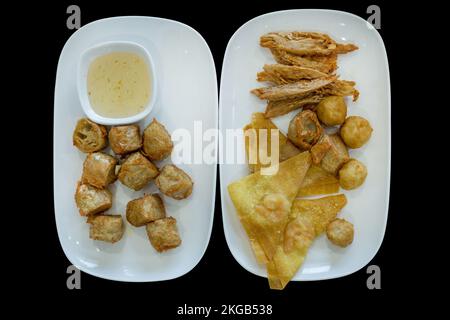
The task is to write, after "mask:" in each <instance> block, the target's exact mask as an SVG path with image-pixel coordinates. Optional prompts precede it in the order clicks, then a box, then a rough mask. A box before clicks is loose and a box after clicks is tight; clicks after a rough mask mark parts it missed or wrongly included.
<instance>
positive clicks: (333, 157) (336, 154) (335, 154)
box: [320, 134, 349, 175]
mask: <svg viewBox="0 0 450 320" xmlns="http://www.w3.org/2000/svg"><path fill="white" fill-rule="evenodd" d="M328 141H329V142H330V143H331V146H330V148H329V150H328V152H327V153H325V155H324V156H323V157H322V161H321V162H320V166H321V167H322V169H324V170H325V171H326V172H328V173H331V174H332V175H336V174H337V173H338V171H339V169H340V168H341V167H342V166H343V165H344V163H346V162H347V161H348V160H349V155H348V150H347V147H346V146H345V144H344V142H343V141H342V140H341V138H340V137H339V136H338V135H337V134H332V135H330V136H328Z"/></svg>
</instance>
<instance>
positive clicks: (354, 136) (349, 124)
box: [340, 116, 373, 149]
mask: <svg viewBox="0 0 450 320" xmlns="http://www.w3.org/2000/svg"><path fill="white" fill-rule="evenodd" d="M372 131H373V129H372V127H371V126H370V123H369V121H367V120H366V119H364V118H363V117H359V116H350V117H348V118H347V119H345V122H344V124H343V125H342V126H341V129H340V134H341V137H342V140H344V143H345V144H346V145H347V146H348V147H349V148H352V149H356V148H360V147H362V146H363V145H364V144H365V143H366V142H367V141H369V139H370V137H371V135H372Z"/></svg>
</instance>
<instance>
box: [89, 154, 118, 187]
mask: <svg viewBox="0 0 450 320" xmlns="http://www.w3.org/2000/svg"><path fill="white" fill-rule="evenodd" d="M116 164H117V160H116V158H114V157H113V156H110V155H109V154H106V153H101V152H95V153H90V154H88V156H87V157H86V160H84V164H83V175H82V177H81V181H82V182H83V183H88V184H90V185H92V186H94V187H97V188H100V189H103V188H105V187H106V186H107V185H108V184H110V183H113V182H114V181H115V180H116V178H117V177H116Z"/></svg>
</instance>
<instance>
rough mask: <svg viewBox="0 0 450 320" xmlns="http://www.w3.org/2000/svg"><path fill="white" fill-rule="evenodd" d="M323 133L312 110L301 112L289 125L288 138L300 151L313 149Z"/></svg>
mask: <svg viewBox="0 0 450 320" xmlns="http://www.w3.org/2000/svg"><path fill="white" fill-rule="evenodd" d="M322 133H323V129H322V126H321V125H320V123H319V120H318V119H317V116H316V114H315V113H314V112H313V111H311V110H303V111H300V112H299V113H298V114H297V115H296V116H295V117H294V118H292V120H291V122H290V123H289V129H288V137H289V139H290V140H291V141H292V142H293V143H294V144H295V145H296V146H297V147H299V148H300V150H309V149H311V147H312V146H313V145H314V144H315V143H316V142H317V141H318V140H319V138H320V137H321V136H322Z"/></svg>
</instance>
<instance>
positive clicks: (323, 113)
mask: <svg viewBox="0 0 450 320" xmlns="http://www.w3.org/2000/svg"><path fill="white" fill-rule="evenodd" d="M346 116H347V105H346V104H345V100H344V97H342V96H329V97H326V98H324V99H323V100H322V101H320V102H319V104H318V105H317V117H318V118H319V120H320V121H321V122H322V123H323V124H325V125H326V126H336V125H341V124H343V123H344V121H345V117H346Z"/></svg>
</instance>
